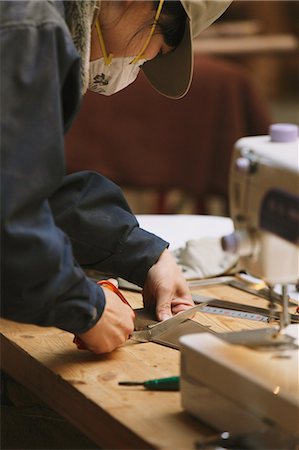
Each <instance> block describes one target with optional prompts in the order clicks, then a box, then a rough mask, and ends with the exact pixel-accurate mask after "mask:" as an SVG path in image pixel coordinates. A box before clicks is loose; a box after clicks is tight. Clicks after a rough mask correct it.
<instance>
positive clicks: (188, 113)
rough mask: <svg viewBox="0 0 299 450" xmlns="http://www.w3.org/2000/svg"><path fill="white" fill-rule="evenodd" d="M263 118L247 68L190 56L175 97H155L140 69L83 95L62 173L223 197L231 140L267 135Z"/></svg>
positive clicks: (265, 115)
mask: <svg viewBox="0 0 299 450" xmlns="http://www.w3.org/2000/svg"><path fill="white" fill-rule="evenodd" d="M270 122H271V119H270V116H269V113H268V110H267V108H266V105H265V101H264V99H263V98H262V97H261V96H260V95H259V92H258V91H257V88H256V86H255V85H254V84H253V81H252V80H251V78H250V76H249V75H248V72H246V71H245V70H244V69H243V68H242V67H240V66H238V65H236V64H233V63H229V62H226V61H221V60H218V59H212V58H207V57H201V56H200V55H196V57H195V69H194V79H193V83H192V86H191V89H190V91H189V93H188V94H187V95H186V96H185V97H184V98H183V99H180V100H171V99H168V98H165V97H163V96H161V95H160V94H158V93H157V92H155V91H154V90H153V88H152V87H151V86H150V85H149V83H148V82H147V81H146V79H145V78H144V76H143V75H142V74H140V76H139V77H138V79H137V81H136V82H135V83H134V84H132V85H131V86H130V87H128V88H127V89H125V90H124V91H121V92H120V93H118V94H116V95H113V96H112V97H104V96H102V95H98V94H94V93H91V92H89V93H87V94H86V96H85V98H84V100H83V104H82V108H81V111H80V113H79V115H78V117H77V118H76V120H75V123H74V125H73V128H72V129H71V131H70V132H69V134H68V135H67V137H66V150H67V167H68V172H74V171H78V170H82V169H92V170H96V171H98V172H100V173H101V174H103V175H105V176H107V177H108V178H110V179H111V180H113V181H115V182H116V183H117V184H119V185H120V186H122V187H131V188H132V187H133V188H154V189H157V190H162V191H163V190H167V189H171V188H179V189H182V190H183V191H185V192H187V193H191V194H193V195H195V196H197V197H198V198H204V197H205V196H206V195H207V194H216V195H220V196H224V197H226V196H227V190H228V173H229V163H230V157H231V152H232V149H233V145H234V143H235V141H236V140H237V139H238V138H240V137H243V136H250V135H260V134H267V132H268V126H269V124H270Z"/></svg>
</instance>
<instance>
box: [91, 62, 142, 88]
mask: <svg viewBox="0 0 299 450" xmlns="http://www.w3.org/2000/svg"><path fill="white" fill-rule="evenodd" d="M132 59H133V58H132V57H122V58H112V61H111V63H110V64H109V65H107V64H105V59H104V58H99V59H96V60H95V61H91V62H90V65H89V90H91V91H93V92H97V93H98V94H102V95H112V94H115V93H116V92H118V91H120V90H121V89H124V88H125V87H127V86H129V84H131V83H133V81H135V80H136V78H137V75H138V73H139V71H140V66H141V65H142V64H143V63H145V61H146V60H145V59H140V60H138V61H137V62H136V63H134V64H132Z"/></svg>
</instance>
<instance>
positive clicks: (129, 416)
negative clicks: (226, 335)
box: [0, 285, 267, 450]
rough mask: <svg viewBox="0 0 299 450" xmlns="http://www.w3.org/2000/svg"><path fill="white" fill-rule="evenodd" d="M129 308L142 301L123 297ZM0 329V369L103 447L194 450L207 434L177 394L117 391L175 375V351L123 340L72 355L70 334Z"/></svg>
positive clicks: (241, 322)
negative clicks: (109, 349)
mask: <svg viewBox="0 0 299 450" xmlns="http://www.w3.org/2000/svg"><path fill="white" fill-rule="evenodd" d="M192 292H193V293H203V294H205V295H212V296H214V297H215V298H223V299H230V300H232V301H237V302H243V303H246V304H252V305H256V306H267V301H265V300H262V299H260V298H259V299H257V297H254V296H253V295H251V294H247V293H243V292H241V291H239V290H237V289H234V288H231V287H228V286H224V285H218V286H213V287H205V288H196V289H194V288H193V289H192ZM125 295H126V297H127V299H128V300H129V301H130V303H131V304H132V305H133V306H134V307H138V306H139V307H140V306H141V304H142V300H141V295H140V294H138V293H133V292H128V291H126V292H125ZM196 320H199V321H200V323H202V324H204V325H207V326H210V327H211V328H212V329H213V330H214V331H216V332H221V331H229V330H240V329H245V328H247V329H248V328H260V327H265V326H267V325H265V323H261V322H257V321H253V320H245V319H235V318H231V317H224V316H218V315H211V314H206V313H198V314H197V316H196ZM0 327H1V353H2V357H1V360H2V361H1V364H2V369H4V371H5V372H7V373H8V374H9V375H11V376H12V377H13V378H14V379H15V380H16V381H18V382H20V383H21V384H23V385H24V386H26V387H27V388H29V389H30V390H31V391H32V392H33V393H35V394H37V395H38V396H39V397H40V398H41V399H42V400H43V401H45V402H46V403H47V404H48V405H49V406H50V407H51V408H53V409H54V410H56V411H57V412H58V413H59V414H61V415H62V416H64V417H65V418H67V419H68V420H69V421H70V422H71V423H73V424H74V425H75V426H76V427H77V428H79V429H80V430H81V431H82V432H83V433H84V434H86V435H87V436H88V437H89V438H90V439H91V440H93V441H94V442H95V443H96V444H97V445H99V446H100V447H102V448H107V449H110V448H118V449H125V448H127V449H141V448H142V449H145V448H159V449H172V450H173V449H194V444H195V442H196V441H197V440H198V439H199V438H200V437H203V436H210V435H211V434H212V433H213V430H212V429H211V428H209V427H208V426H206V425H204V424H203V423H201V422H200V421H198V420H197V419H195V418H193V417H191V416H189V415H188V414H187V413H185V412H184V411H183V410H182V407H181V405H180V393H179V392H150V391H146V390H144V389H143V387H139V386H138V387H124V386H118V382H119V381H121V380H147V379H151V378H159V377H167V376H173V375H179V372H180V369H179V363H180V352H179V351H178V350H174V349H171V348H167V347H164V346H161V345H158V344H154V343H145V344H140V343H136V342H133V341H128V342H127V343H126V345H124V346H123V347H121V348H119V349H118V350H116V351H114V352H113V353H111V354H106V355H101V356H96V355H93V354H91V353H89V352H86V351H78V350H77V349H76V347H75V346H74V344H73V343H72V339H73V336H72V335H71V334H70V333H67V332H64V331H61V330H58V329H55V328H40V327H36V326H32V325H24V324H17V323H14V322H10V321H7V320H4V319H1V321H0Z"/></svg>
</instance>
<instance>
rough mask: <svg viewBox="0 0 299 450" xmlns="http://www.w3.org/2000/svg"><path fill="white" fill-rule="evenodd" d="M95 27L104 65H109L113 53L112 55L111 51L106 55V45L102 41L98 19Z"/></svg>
mask: <svg viewBox="0 0 299 450" xmlns="http://www.w3.org/2000/svg"><path fill="white" fill-rule="evenodd" d="M96 29H97V33H98V38H99V42H100V47H101V50H102V53H103V58H104V62H105V65H106V66H109V65H110V64H111V61H112V58H113V55H112V53H110V55H109V56H108V54H107V52H106V47H105V43H104V39H103V35H102V31H101V27H100V24H99V21H98V20H97V21H96Z"/></svg>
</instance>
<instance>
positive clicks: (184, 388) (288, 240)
mask: <svg viewBox="0 0 299 450" xmlns="http://www.w3.org/2000/svg"><path fill="white" fill-rule="evenodd" d="M288 127H289V128H291V131H292V133H293V132H294V126H292V125H287V126H286V128H288ZM278 129H279V130H280V129H282V131H284V130H283V129H284V127H283V126H282V127H281V124H279V125H278ZM275 131H276V130H274V135H275ZM280 131H281V130H280ZM287 131H290V130H287ZM292 133H291V134H292ZM282 134H284V133H282ZM286 134H288V133H286ZM294 135H295V137H294ZM275 136H276V137H277V139H278V141H280V142H276V141H275V140H276V139H273V136H272V137H270V136H259V137H248V138H242V139H240V140H239V141H238V142H237V143H236V145H235V149H234V154H233V158H232V163H231V174H230V208H231V217H232V219H233V222H234V226H235V232H234V233H233V234H231V235H229V236H225V237H224V238H222V244H223V248H224V249H225V250H228V251H231V252H233V253H237V254H238V255H239V256H240V269H245V270H246V271H248V272H249V274H251V275H254V276H256V277H258V278H262V279H263V280H265V281H266V282H267V283H268V284H270V285H274V284H277V283H281V284H282V285H285V284H286V283H297V282H298V279H299V146H298V128H297V127H295V133H293V135H292V137H291V139H287V140H288V142H282V141H283V140H284V136H283V139H282V141H281V140H280V135H279V133H278V135H275ZM282 297H283V299H282V311H283V313H282V314H281V321H280V327H279V328H280V329H278V328H277V327H276V329H275V328H270V327H269V328H267V329H264V330H250V331H249V332H248V331H241V332H236V333H225V334H223V335H222V336H221V335H219V337H218V336H215V335H212V334H209V333H204V334H193V335H187V336H183V337H182V338H181V392H182V405H183V408H184V409H185V410H186V411H188V412H190V413H191V414H193V415H194V416H196V417H198V418H200V419H202V420H203V421H205V422H207V423H208V424H209V425H211V426H212V427H214V428H216V429H218V430H219V431H221V432H224V431H227V432H230V433H234V434H239V433H256V432H261V431H262V430H263V429H265V428H267V427H268V428H269V429H270V430H271V432H273V442H271V444H270V446H269V447H246V448H290V447H285V441H284V439H285V437H286V436H287V437H288V436H291V437H294V438H295V439H296V440H297V439H298V440H299V342H298V339H299V325H288V323H289V321H288V317H287V316H288V298H287V295H283V296H282ZM287 325H288V326H287ZM268 332H269V333H268ZM277 338H279V339H281V342H282V345H277V342H275V341H276V339H277ZM254 341H256V343H255V344H254V345H252V344H253V343H254ZM264 344H265V345H264ZM274 430H275V432H274ZM271 432H270V440H271ZM275 433H276V434H275ZM277 433H278V434H277ZM280 438H281V439H282V442H283V444H280V445H281V446H279V447H277V446H275V445H279V444H278V442H275V440H279V439H280ZM298 442H299V441H298ZM271 445H273V447H271ZM298 445H299V443H298ZM216 447H217V446H216ZM220 447H221V446H220ZM229 448H230V447H229ZM233 448H239V447H233ZM240 448H241V447H240ZM242 448H243V447H242ZM292 448H293V447H292Z"/></svg>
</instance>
